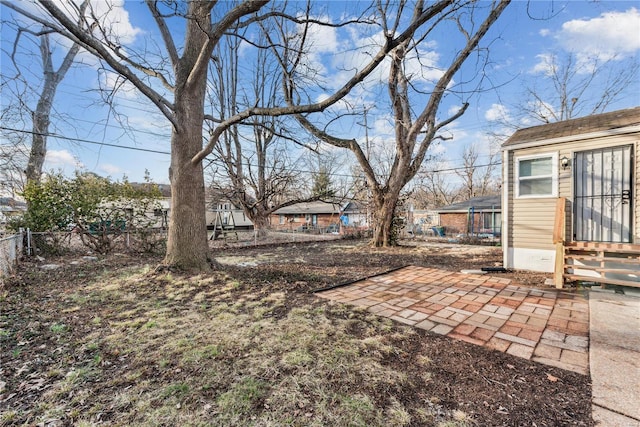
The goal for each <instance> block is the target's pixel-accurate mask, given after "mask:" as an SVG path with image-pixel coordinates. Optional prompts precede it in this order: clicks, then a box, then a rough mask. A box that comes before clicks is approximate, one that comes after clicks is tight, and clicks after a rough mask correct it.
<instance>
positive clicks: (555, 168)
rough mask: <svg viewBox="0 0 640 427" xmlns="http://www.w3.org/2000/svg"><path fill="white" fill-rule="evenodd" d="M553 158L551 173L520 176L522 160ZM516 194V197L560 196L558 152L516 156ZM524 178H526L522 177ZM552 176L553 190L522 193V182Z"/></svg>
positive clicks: (540, 197) (542, 197)
mask: <svg viewBox="0 0 640 427" xmlns="http://www.w3.org/2000/svg"><path fill="white" fill-rule="evenodd" d="M545 158H551V173H550V174H547V175H535V176H528V177H520V162H522V161H527V160H535V159H545ZM514 163H515V170H514V178H515V179H514V185H515V189H514V194H515V196H516V199H546V198H554V197H558V153H557V152H547V153H540V154H531V155H526V156H516V157H515V159H514ZM522 178H524V179H522ZM545 178H551V192H550V193H545V194H520V183H521V182H522V181H533V180H535V179H545Z"/></svg>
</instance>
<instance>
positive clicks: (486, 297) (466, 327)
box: [317, 266, 589, 374]
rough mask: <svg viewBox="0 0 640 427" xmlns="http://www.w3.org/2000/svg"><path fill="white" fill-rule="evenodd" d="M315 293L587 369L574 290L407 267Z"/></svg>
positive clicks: (583, 302) (581, 308)
mask: <svg viewBox="0 0 640 427" xmlns="http://www.w3.org/2000/svg"><path fill="white" fill-rule="evenodd" d="M317 295H318V296H320V297H322V298H327V299H329V300H333V301H337V302H342V303H346V304H351V305H355V306H360V307H366V308H367V310H369V311H371V312H372V313H375V314H377V315H379V316H385V317H389V318H391V319H393V320H395V321H398V322H401V323H404V324H406V325H411V326H415V327H417V328H421V329H425V330H427V331H430V332H434V333H437V334H441V335H446V336H449V337H451V338H455V339H459V340H463V341H467V342H470V343H472V344H476V345H483V346H486V347H489V348H492V349H495V350H498V351H502V352H506V353H509V354H512V355H514V356H518V357H523V358H525V359H530V360H533V361H536V362H539V363H543V364H546V365H551V366H556V367H559V368H563V369H568V370H571V371H574V372H579V373H582V374H587V373H588V372H589V302H588V300H587V299H586V298H585V297H584V296H582V295H580V294H577V293H572V292H569V291H557V290H547V289H534V288H525V287H522V286H518V285H515V284H512V283H511V280H510V279H504V278H498V277H492V276H485V275H471V274H462V273H457V272H452V271H444V270H438V269H434V268H424V267H415V266H409V267H405V268H402V269H400V270H396V271H393V272H390V273H386V274H382V275H380V276H375V277H371V278H368V279H366V280H362V281H359V282H355V283H352V284H349V285H346V286H342V287H338V288H334V289H331V290H327V291H322V292H318V293H317Z"/></svg>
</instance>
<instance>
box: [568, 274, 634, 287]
mask: <svg viewBox="0 0 640 427" xmlns="http://www.w3.org/2000/svg"><path fill="white" fill-rule="evenodd" d="M564 278H565V279H566V280H568V281H573V282H595V283H604V284H607V285H619V286H631V287H635V288H640V282H635V281H631V280H620V279H607V278H606V277H589V276H579V275H577V274H565V275H564Z"/></svg>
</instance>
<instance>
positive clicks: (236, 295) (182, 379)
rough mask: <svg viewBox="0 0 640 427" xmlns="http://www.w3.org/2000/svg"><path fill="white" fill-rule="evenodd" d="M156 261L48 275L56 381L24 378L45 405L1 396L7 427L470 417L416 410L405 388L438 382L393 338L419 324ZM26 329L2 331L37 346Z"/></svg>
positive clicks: (41, 322) (44, 320)
mask: <svg viewBox="0 0 640 427" xmlns="http://www.w3.org/2000/svg"><path fill="white" fill-rule="evenodd" d="M148 271H149V269H148V268H146V267H145V268H129V269H120V270H113V271H106V270H105V271H103V272H101V273H100V274H98V275H95V276H94V279H91V278H88V277H87V279H86V280H80V281H78V282H75V283H71V284H66V285H64V286H55V285H53V286H50V289H51V291H50V292H49V295H48V296H47V301H46V304H45V306H43V307H42V310H40V312H38V313H37V315H36V314H35V313H32V314H34V319H32V320H31V322H32V324H31V328H32V330H33V333H34V336H36V335H39V334H41V335H42V337H41V338H42V339H43V340H44V342H45V344H44V345H45V346H46V345H54V346H57V347H58V348H59V351H58V353H57V356H56V357H55V358H54V359H53V360H48V361H47V364H48V367H47V369H46V374H45V376H44V378H43V379H42V378H38V379H37V381H41V383H40V384H41V385H46V387H43V388H38V383H37V382H36V383H33V384H30V385H29V384H27V386H24V385H22V386H21V385H18V386H17V389H18V390H21V391H20V392H25V393H37V394H38V395H37V397H36V398H35V399H34V401H35V405H33V406H31V407H11V406H9V407H2V413H1V415H0V422H1V423H2V425H14V424H23V423H24V424H30V425H36V424H51V425H58V424H75V425H80V426H84V425H86V426H88V425H95V424H97V423H108V424H110V425H139V426H147V425H149V426H151V425H154V426H156V425H218V426H281V425H287V426H327V425H334V426H388V425H393V426H408V425H437V423H438V422H442V423H444V424H442V425H455V426H463V425H466V424H465V420H464V417H463V418H462V419H461V418H460V414H458V413H455V412H450V413H449V412H447V411H444V410H443V409H442V408H441V407H438V408H437V411H436V410H435V409H433V408H434V407H433V406H432V405H430V404H428V402H425V404H424V406H423V407H421V404H420V403H419V402H418V403H417V404H416V403H414V406H418V407H419V410H416V408H415V407H413V408H411V409H410V408H407V407H405V405H404V404H403V403H402V402H401V401H400V400H398V399H397V398H396V397H395V396H394V395H395V393H396V391H397V390H400V389H402V388H404V387H409V386H411V387H424V388H425V389H428V382H429V375H428V366H429V363H428V362H429V361H428V360H420V362H421V364H422V365H423V366H424V374H423V375H422V376H421V377H416V378H407V375H406V374H405V373H402V372H398V371H396V370H394V369H393V368H392V367H391V365H390V364H387V363H386V361H387V360H388V359H389V358H391V357H400V356H403V355H402V354H399V353H401V352H402V350H400V349H399V348H398V347H396V346H395V345H394V342H398V341H399V340H405V339H410V338H411V337H412V335H413V334H415V332H414V331H413V330H412V329H410V328H404V327H395V326H393V324H392V323H391V321H390V320H387V319H383V318H379V317H376V316H373V315H371V314H368V313H366V312H362V311H360V312H353V309H351V308H346V307H343V306H339V305H338V306H329V305H323V304H320V303H312V302H310V303H308V304H302V305H300V306H299V307H296V308H293V309H290V310H288V311H284V313H286V314H284V315H275V314H274V313H278V312H281V311H279V310H280V309H282V308H283V307H284V306H285V304H286V300H285V298H286V296H285V294H284V293H283V292H273V293H265V294H263V295H262V296H256V295H255V294H252V293H250V292H248V291H243V290H242V289H243V286H242V284H241V283H238V282H237V281H234V280H232V279H231V278H229V277H227V276H225V275H224V274H222V273H217V274H214V275H212V276H207V277H205V276H197V277H173V276H172V275H163V276H151V275H149V274H148ZM12 297H16V298H17V293H14V294H12V296H9V297H8V299H11V298H12ZM13 303H15V301H13ZM33 322H35V323H33ZM23 326H24V325H23ZM26 326H29V325H26ZM19 327H20V325H18V324H17V323H16V324H13V325H12V324H11V323H9V328H8V329H7V330H5V332H3V333H5V334H6V335H7V339H6V340H5V342H4V343H3V345H4V344H7V345H8V346H9V348H6V350H8V351H9V352H11V351H15V352H18V351H20V350H21V349H24V348H25V344H24V343H19V342H18V339H19V338H16V334H18V331H17V328H19ZM12 328H16V329H12ZM27 329H28V328H27ZM21 333H22V332H21ZM13 338H16V339H13ZM40 342H41V340H37V339H34V340H33V345H37V344H39V343H40ZM28 345H31V344H28ZM54 354H55V352H54ZM34 372H35V373H36V374H37V375H42V372H37V371H34ZM11 386H15V384H12V385H11ZM20 387H22V389H20Z"/></svg>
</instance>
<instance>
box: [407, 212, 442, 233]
mask: <svg viewBox="0 0 640 427" xmlns="http://www.w3.org/2000/svg"><path fill="white" fill-rule="evenodd" d="M413 224H414V226H415V227H420V229H421V230H422V231H423V232H426V231H427V230H429V229H431V227H436V226H439V225H440V215H439V214H438V212H437V211H436V210H432V209H415V210H414V211H413Z"/></svg>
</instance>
